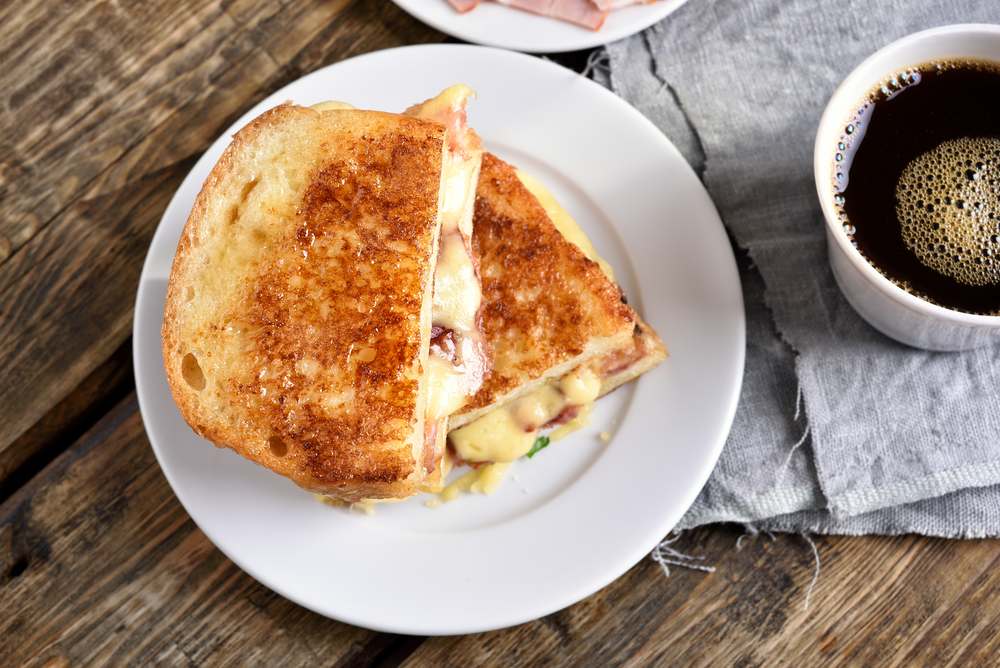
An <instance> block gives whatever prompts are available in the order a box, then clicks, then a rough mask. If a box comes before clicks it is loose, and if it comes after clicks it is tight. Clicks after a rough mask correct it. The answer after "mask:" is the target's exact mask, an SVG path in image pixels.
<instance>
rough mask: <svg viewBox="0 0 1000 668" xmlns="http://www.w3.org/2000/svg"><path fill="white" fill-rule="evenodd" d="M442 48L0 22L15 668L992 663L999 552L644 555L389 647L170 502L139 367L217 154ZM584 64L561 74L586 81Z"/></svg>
mask: <svg viewBox="0 0 1000 668" xmlns="http://www.w3.org/2000/svg"><path fill="white" fill-rule="evenodd" d="M442 41H447V40H446V37H445V35H443V34H441V33H438V32H436V31H435V30H433V29H431V28H429V27H427V26H425V25H422V24H421V23H419V22H418V21H416V20H415V19H413V18H411V17H410V16H408V15H407V14H405V13H403V12H402V11H401V10H399V9H398V8H397V7H396V6H395V5H393V4H391V3H390V2H389V1H388V0H367V1H365V0H353V1H352V0H288V1H287V2H284V3H280V4H279V3H277V2H268V1H265V0H236V1H234V2H225V3H219V2H208V1H203V2H189V3H182V2H170V1H167V2H159V3H142V2H137V1H135V0H132V1H129V0H122V1H111V0H108V1H97V0H95V1H90V2H80V3H72V2H57V1H56V0H26V1H25V2H10V3H4V6H3V8H2V9H0V63H2V67H0V89H2V90H3V91H4V95H3V106H2V115H0V123H2V132H0V665H3V666H21V665H24V666H39V667H42V666H45V667H48V668H55V667H65V666H105V665H107V666H126V665H163V666H175V665H176V666H190V665H198V666H201V665H231V666H244V665H265V666H278V665H280V666H314V665H324V666H339V667H343V668H347V667H350V668H368V667H381V668H388V667H390V666H406V667H407V668H417V667H422V666H468V665H495V666H513V665H550V666H612V665H613V666H645V665H653V664H658V665H698V666H701V665H705V666H730V665H732V666H759V665H777V664H788V665H819V664H821V663H822V664H824V665H827V664H829V665H855V664H856V665H880V666H896V665H903V666H910V665H927V664H934V665H945V664H948V665H987V664H988V663H989V662H990V659H989V657H990V656H991V654H993V653H995V651H996V649H997V647H998V644H1000V637H998V634H997V631H996V625H995V624H994V619H995V618H996V617H997V615H998V613H1000V587H998V582H997V581H998V579H1000V568H998V567H997V566H998V561H1000V542H998V541H995V540H979V541H946V540H936V539H927V538H921V537H914V536H906V537H897V538H882V537H866V538H840V537H816V539H815V540H816V546H817V550H818V554H819V557H820V559H821V561H822V571H821V574H820V576H819V578H818V580H817V582H816V585H815V589H814V590H813V591H812V593H811V598H810V600H809V607H808V609H804V608H805V601H806V596H807V593H808V591H809V587H810V583H811V582H812V581H813V577H814V574H815V568H816V561H815V557H814V553H813V549H812V546H811V545H810V544H809V543H808V542H807V541H806V539H804V538H803V537H800V536H794V535H792V536H789V535H779V536H776V537H774V538H772V537H770V536H757V537H744V538H743V539H742V540H740V537H741V535H742V529H741V528H740V527H733V526H713V527H706V528H702V529H699V530H697V531H693V532H689V533H686V534H683V535H682V536H681V537H680V539H679V540H678V542H677V543H675V545H674V547H675V548H677V549H678V550H679V551H681V552H685V553H688V554H694V555H700V556H704V557H705V561H704V563H706V564H710V565H712V566H714V567H715V571H714V572H712V573H706V572H702V571H695V570H687V569H676V568H675V569H673V570H672V572H671V574H670V576H669V577H666V576H665V575H664V573H663V572H662V571H661V569H660V567H659V566H658V565H657V564H655V563H654V562H653V561H652V560H650V559H644V560H643V561H642V562H641V563H639V564H638V565H636V566H635V567H634V568H632V570H630V571H629V572H628V573H627V574H626V575H624V576H623V577H621V578H620V579H619V580H618V581H616V582H614V583H613V584H611V585H610V586H608V587H607V588H605V589H604V590H603V591H600V592H599V593H597V594H595V595H593V596H591V597H589V598H587V599H585V600H584V601H581V602H580V603H577V604H576V605H574V606H572V607H570V608H568V609H566V610H562V611H560V612H558V613H555V614H553V615H550V616H548V617H545V618H543V619H540V620H537V621H534V622H531V623H528V624H524V625H522V626H518V627H515V628H511V629H506V630H501V631H495V632H491V633H483V634H479V635H474V636H465V637H440V638H421V637H407V636H398V635H391V634H386V633H376V632H372V631H368V630H365V629H361V628H356V627H352V626H349V625H346V624H343V623H340V622H337V621H334V620H330V619H326V618H324V617H321V616H319V615H317V614H315V613H312V612H310V611H308V610H306V609H304V608H301V607H299V606H297V605H295V604H293V603H291V602H289V601H288V600H286V599H284V598H282V597H281V596H279V595H277V594H275V593H274V592H271V591H270V590H268V589H267V588H266V587H264V586H262V585H260V584H258V583H257V582H256V581H254V580H253V579H251V578H250V577H249V576H248V575H246V574H245V573H243V572H242V571H241V570H240V569H239V568H237V567H236V566H235V565H234V564H233V563H232V562H231V561H229V560H228V559H227V558H226V557H224V556H223V555H222V554H221V553H220V552H219V551H218V550H217V549H216V548H215V547H214V546H213V545H212V544H211V543H210V542H209V541H208V540H207V538H206V537H205V536H204V534H203V533H202V532H201V531H200V530H199V529H198V528H197V527H196V526H195V524H194V523H193V521H192V520H191V518H190V517H188V515H187V514H186V513H185V511H184V509H183V508H182V507H181V506H180V504H179V503H178V501H177V499H176V497H175V496H174V494H173V493H172V491H171V489H170V487H169V486H168V485H167V482H166V480H165V478H164V477H163V475H162V473H161V471H160V469H159V467H158V466H157V463H156V460H155V458H154V457H153V453H152V450H151V449H150V446H149V442H148V440H147V438H146V434H145V432H144V429H143V423H142V419H141V417H140V414H139V411H138V407H137V402H136V397H135V389H134V379H133V375H132V360H131V343H132V342H131V338H130V335H131V331H132V315H133V307H134V302H135V293H136V287H137V285H138V279H139V272H140V270H141V267H142V262H143V258H144V256H145V252H146V249H147V247H148V245H149V243H150V239H151V237H152V234H153V232H154V230H155V228H156V225H157V223H158V222H159V219H160V216H161V214H162V213H163V210H164V208H165V207H166V204H167V202H168V201H169V199H170V197H171V195H172V194H173V193H174V191H175V189H176V188H177V187H178V185H179V184H180V182H181V180H182V179H183V177H184V176H185V174H186V173H187V172H188V170H189V169H190V168H191V167H192V166H193V164H194V163H195V161H196V160H197V158H198V157H199V155H200V154H201V153H202V152H203V151H204V150H205V149H206V148H207V146H208V145H209V144H210V142H211V141H212V140H213V139H214V138H215V137H216V136H218V135H219V134H220V133H221V132H222V131H223V130H224V129H225V128H226V127H228V126H229V125H230V124H231V123H232V122H233V121H234V120H235V119H236V118H238V117H239V116H240V115H241V114H242V113H243V112H245V111H246V110H247V109H248V108H249V107H251V106H252V105H253V104H255V103H256V102H258V101H259V100H261V99H262V98H264V97H265V96H266V95H268V94H269V93H271V92H273V91H274V90H276V89H278V88H280V87H281V86H283V85H285V84H287V83H288V82H290V81H293V80H294V79H296V78H298V77H300V76H301V75H303V74H305V73H307V72H310V71H312V70H315V69H317V68H319V67H322V66H324V65H328V64H331V63H335V62H337V61H340V60H342V59H344V58H348V57H351V56H355V55H358V54H362V53H365V52H369V51H373V50H377V49H384V48H388V47H394V46H398V45H403V44H417V43H430V42H442ZM586 55H587V54H579V53H577V54H567V55H563V56H559V57H556V59H557V60H560V61H561V62H563V63H564V64H567V65H569V66H572V67H576V68H578V69H579V68H580V67H581V66H582V63H583V62H584V61H585V58H586Z"/></svg>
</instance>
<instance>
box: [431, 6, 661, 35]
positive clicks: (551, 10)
mask: <svg viewBox="0 0 1000 668" xmlns="http://www.w3.org/2000/svg"><path fill="white" fill-rule="evenodd" d="M479 2H480V0H448V3H449V4H450V5H451V6H452V7H454V8H455V9H456V10H457V11H458V12H460V13H462V14H464V13H465V12H468V11H471V10H472V9H475V7H476V5H478V4H479ZM496 2H499V3H500V4H502V5H507V6H508V7H514V8H515V9H523V10H524V11H528V12H532V13H533V14H538V15H540V16H547V17H549V18H553V19H559V20H560V21H567V22H569V23H575V24H576V25H578V26H582V27H584V28H589V29H591V30H599V29H600V27H601V26H602V25H603V24H604V19H605V18H607V16H608V12H609V11H611V10H613V9H618V8H619V7H625V6H626V5H638V4H651V3H653V2H656V0H496Z"/></svg>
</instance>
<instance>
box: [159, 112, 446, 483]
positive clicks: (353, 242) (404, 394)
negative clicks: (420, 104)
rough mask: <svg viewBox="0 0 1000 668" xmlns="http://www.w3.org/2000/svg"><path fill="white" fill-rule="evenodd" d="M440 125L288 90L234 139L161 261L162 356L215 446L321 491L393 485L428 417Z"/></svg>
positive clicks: (422, 444)
mask: <svg viewBox="0 0 1000 668" xmlns="http://www.w3.org/2000/svg"><path fill="white" fill-rule="evenodd" d="M446 142H447V135H446V128H445V126H444V125H443V124H441V123H437V122H434V121H429V120H423V119H417V118H411V117H407V116H403V115H396V114H387V113H381V112H371V111H360V110H355V109H331V110H326V111H318V110H315V109H310V108H305V107H299V106H292V105H289V104H285V105H282V106H279V107H277V108H275V109H272V110H270V111H268V112H266V113H264V114H263V115H262V116H260V117H259V118H257V119H256V120H254V121H252V122H251V123H250V124H249V125H248V126H246V127H245V128H243V129H242V130H240V131H239V132H238V133H237V134H236V135H235V136H234V138H233V141H232V144H231V145H230V146H229V148H227V149H226V151H225V153H224V154H223V156H222V158H221V159H220V160H219V162H218V164H217V165H216V166H215V168H214V169H213V170H212V172H211V174H210V175H209V177H208V179H207V180H206V181H205V184H204V187H203V189H202V191H201V192H200V193H199V195H198V197H197V200H196V202H195V205H194V208H193V210H192V212H191V215H190V218H189V219H188V222H187V225H186V226H185V228H184V231H183V234H182V237H181V240H180V243H179V245H178V249H177V254H176V256H175V259H174V264H173V268H172V272H171V278H170V283H169V287H168V291H167V306H166V312H165V315H164V323H163V330H162V335H163V355H164V362H165V365H166V371H167V378H168V380H169V382H170V386H171V390H172V392H173V396H174V399H175V401H176V403H177V405H178V406H179V407H180V410H181V412H182V414H183V415H184V418H185V419H186V420H187V422H188V423H189V424H190V425H191V426H192V427H193V428H194V430H195V431H196V432H198V433H199V434H200V435H202V436H203V437H205V438H206V439H208V440H210V441H213V442H214V443H215V444H216V445H218V446H226V447H229V448H232V449H233V450H235V451H236V452H238V453H239V454H240V455H242V456H244V457H246V458H247V459H250V460H252V461H254V462H257V463H259V464H261V465H263V466H266V467H267V468H269V469H272V470H274V471H276V472H278V473H280V474H281V475H284V476H286V477H288V478H290V479H291V480H293V481H294V482H295V483H296V484H298V485H299V486H301V487H303V488H305V489H307V490H309V491H312V492H315V493H318V494H323V495H326V496H330V497H334V498H339V499H344V500H355V499H359V498H402V497H406V496H409V495H412V494H415V493H416V492H417V491H418V490H419V488H420V487H421V484H422V483H423V481H424V479H425V477H426V475H427V472H426V466H425V453H426V451H427V450H428V449H430V448H433V447H434V443H435V442H439V441H440V439H441V438H442V435H441V434H437V433H434V432H435V429H433V428H431V427H429V426H428V423H429V420H428V416H427V412H428V411H427V402H428V398H427V394H428V350H429V345H430V337H431V313H432V293H433V275H434V267H435V259H436V257H437V250H438V241H439V233H440V226H441V220H440V211H439V208H440V204H441V200H442V197H443V194H442V159H443V158H442V156H443V153H444V150H445V147H446Z"/></svg>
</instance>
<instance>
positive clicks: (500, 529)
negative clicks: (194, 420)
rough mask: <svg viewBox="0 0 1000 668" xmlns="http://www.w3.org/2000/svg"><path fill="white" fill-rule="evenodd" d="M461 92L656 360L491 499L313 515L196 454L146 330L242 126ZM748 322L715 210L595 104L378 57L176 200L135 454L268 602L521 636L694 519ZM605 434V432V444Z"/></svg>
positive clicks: (467, 71)
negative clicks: (587, 255)
mask: <svg viewBox="0 0 1000 668" xmlns="http://www.w3.org/2000/svg"><path fill="white" fill-rule="evenodd" d="M457 82H463V83H466V84H468V85H470V86H471V87H472V88H473V89H474V90H476V91H478V93H479V98H478V99H477V100H474V101H472V102H470V104H469V108H468V117H469V122H470V124H471V125H472V126H473V127H474V128H475V130H476V131H477V132H478V133H479V134H480V136H481V137H482V138H483V143H484V145H485V147H486V149H487V150H488V151H492V152H494V153H496V154H497V155H499V156H500V157H502V158H504V159H506V160H508V161H509V162H512V163H513V164H515V165H516V166H518V167H520V168H522V169H524V170H525V171H527V172H529V173H531V174H533V175H534V176H535V177H536V178H538V179H539V180H540V181H542V182H543V183H544V184H546V185H547V186H548V187H549V188H550V189H551V190H552V192H553V194H554V195H556V197H557V198H558V199H559V200H560V201H561V202H562V203H563V205H564V206H565V207H566V209H568V211H569V212H570V214H571V215H573V216H574V217H575V218H576V220H577V221H578V222H579V223H580V225H581V227H582V228H583V229H584V231H585V232H587V233H588V235H589V236H590V238H591V239H592V240H593V242H594V244H595V246H596V247H597V248H598V251H599V252H600V253H601V254H602V255H603V256H604V257H605V258H607V259H608V260H609V261H610V262H611V263H612V265H613V266H614V267H615V270H616V274H617V275H618V278H619V281H620V282H621V284H622V286H623V287H624V288H625V290H626V292H627V293H628V295H629V297H630V303H632V304H633V305H635V306H636V308H637V310H639V312H640V313H641V314H642V315H643V317H644V318H645V319H646V320H647V321H648V322H649V323H650V324H651V325H652V326H653V327H654V328H655V329H656V330H657V331H658V332H659V334H660V336H661V337H662V338H663V340H664V342H665V343H666V345H667V348H668V349H669V350H670V354H671V357H670V358H669V359H668V360H667V361H666V362H664V363H663V364H661V365H660V366H659V367H657V368H656V369H654V370H653V371H651V372H650V373H648V374H646V375H644V376H643V377H642V378H640V379H639V380H638V381H637V382H635V383H632V384H630V385H628V386H626V387H624V388H622V389H620V390H618V391H616V392H614V393H612V394H611V395H609V396H608V397H605V398H604V399H602V400H601V401H599V402H598V409H597V411H596V412H595V415H594V419H593V424H592V426H591V427H590V428H589V429H585V430H582V431H580V432H577V433H575V434H573V435H572V436H570V437H569V438H567V439H565V440H563V441H560V442H557V443H553V444H552V445H550V446H549V447H548V448H547V449H546V450H544V451H542V452H541V453H539V454H538V455H536V456H535V457H534V458H533V459H532V460H524V459H523V460H520V461H518V462H515V464H514V465H513V466H512V468H511V470H510V471H509V472H508V474H507V477H506V478H505V479H504V481H503V482H502V483H501V485H500V488H499V489H498V490H497V492H496V493H495V494H494V495H493V496H490V497H485V496H476V495H468V494H467V495H463V497H462V498H461V499H459V500H458V501H455V502H453V503H450V504H446V505H445V506H443V507H442V508H440V509H432V508H428V507H426V506H425V505H424V504H423V499H410V500H407V501H405V502H402V503H397V504H388V505H382V506H379V507H378V508H377V509H376V512H375V513H374V515H372V516H366V515H363V514H359V513H351V512H349V511H347V510H346V509H338V508H333V507H330V506H328V505H325V504H322V503H319V502H317V501H316V500H315V499H314V498H313V496H312V495H311V494H308V493H306V492H304V491H302V490H301V489H299V488H298V487H296V486H295V485H294V484H292V483H291V482H289V481H288V480H286V479H284V478H281V477H280V476H277V475H275V474H273V473H271V472H270V471H267V470H265V469H263V468H261V467H258V466H256V465H255V464H252V463H250V462H248V461H246V460H244V459H242V458H240V457H239V456H238V455H236V454H234V453H233V452H231V451H228V450H218V449H216V448H215V447H213V446H212V445H211V444H209V443H208V442H206V441H203V440H202V439H200V438H199V437H198V436H196V435H195V434H194V432H193V431H192V430H191V429H190V428H189V427H188V426H187V425H186V424H185V422H184V420H183V418H182V417H181V415H180V412H179V411H178V410H177V408H176V406H175V405H174V403H173V401H172V399H171V396H170V390H169V387H168V386H167V382H166V377H165V374H164V371H163V358H162V353H161V342H160V325H161V323H162V318H163V308H164V301H165V295H166V285H167V280H168V277H169V272H170V266H171V262H172V260H173V255H174V251H175V249H176V245H177V241H178V239H179V238H180V234H181V230H182V228H183V226H184V223H185V221H186V219H187V215H188V212H189V210H190V208H191V205H192V203H193V201H194V198H195V196H196V194H197V193H198V191H199V189H200V188H201V184H202V182H203V181H204V179H205V177H206V176H207V174H208V172H209V171H210V170H211V168H212V166H213V165H214V164H215V162H216V160H217V159H218V158H219V156H220V155H221V153H222V151H223V149H224V148H225V146H226V145H227V144H228V141H229V138H230V136H231V135H232V134H233V133H234V132H235V131H236V130H237V129H238V128H239V127H242V125H244V124H245V123H246V122H247V121H249V120H250V119H251V118H253V117H255V116H257V115H258V114H260V113H261V112H262V111H264V110H265V109H267V108H270V107H271V106H274V105H276V104H279V103H281V102H284V101H285V100H288V99H291V100H294V101H295V102H298V103H302V104H314V103H316V102H320V101H323V100H327V99H336V100H344V101H349V102H351V103H352V104H354V105H355V106H358V107H362V108H374V109H383V110H388V111H397V110H402V109H405V108H406V107H407V106H409V105H410V104H412V103H414V102H419V101H422V100H424V99H426V98H428V97H432V96H434V95H436V94H437V93H438V92H439V91H441V90H443V89H444V88H446V87H448V86H450V85H452V84H454V83H457ZM744 348H745V322H744V313H743V301H742V292H741V289H740V283H739V278H738V275H737V270H736V264H735V260H734V258H733V255H732V250H731V247H730V244H729V240H728V238H727V236H726V234H725V231H724V229H723V226H722V222H721V221H720V219H719V217H718V214H717V213H716V210H715V207H714V205H713V204H712V202H711V200H710V199H709V197H708V194H707V193H706V192H705V190H704V188H703V187H702V185H701V183H700V182H699V181H698V179H697V177H696V176H695V175H694V173H693V172H692V171H691V169H690V168H689V167H688V165H687V163H686V162H685V161H684V159H683V158H682V157H681V155H680V153H678V152H677V150H676V149H675V148H674V146H673V145H672V144H671V143H670V142H669V141H668V140H667V139H666V138H665V137H664V136H663V135H662V134H661V133H660V132H659V131H658V130H657V129H656V128H655V127H654V126H653V125H652V123H650V122H649V121H648V120H647V119H646V118H645V117H643V116H642V115H641V114H639V112H637V111H636V110H635V109H633V108H632V107H630V106H629V105H628V104H626V103H625V102H624V101H622V100H621V99H620V98H618V97H617V96H615V95H613V94H612V93H610V92H608V91H607V90H606V89H604V88H602V87H601V86H599V85H597V84H595V83H594V82H592V81H590V80H588V79H585V78H583V77H581V76H579V75H577V74H575V73H573V72H571V71H569V70H567V69H564V68H562V67H560V66H558V65H556V64H554V63H551V62H547V61H544V60H541V59H539V58H536V57H533V56H526V55H523V54H519V53H515V52H511V51H505V50H500V49H492V48H485V47H478V46H467V45H434V46H413V47H403V48H399V49H391V50H386V51H379V52H375V53H371V54H367V55H365V56H360V57H357V58H353V59H350V60H346V61H343V62H341V63H338V64H336V65H332V66H329V67H326V68H324V69H322V70H318V71H316V72H313V73H312V74H309V75H307V76H305V77H303V78H302V79H299V80H298V81H295V82H293V83H291V84H289V85H288V86H286V87H285V88H283V89H282V90H280V91H278V92H276V93H275V94H274V95H272V96H270V97H269V98H268V99H266V100H264V101H263V102H261V103H260V104H258V105H257V106H256V107H254V108H253V109H252V110H250V111H249V112H248V113H247V114H246V115H245V116H244V117H243V118H241V119H240V120H239V121H238V122H237V123H236V124H234V126H233V127H232V128H230V129H229V130H228V131H227V132H226V133H225V134H224V135H223V136H222V137H220V138H219V139H218V140H217V141H216V142H215V143H214V144H213V145H212V147H211V148H210V149H209V150H208V151H207V152H206V153H205V155H204V156H203V157H202V158H201V159H200V160H199V161H198V163H197V164H196V165H195V167H194V168H193V169H192V171H191V173H190V174H189V175H188V176H187V178H186V179H185V180H184V182H183V183H182V184H181V186H180V188H179V189H178V191H177V193H176V194H175V196H174V198H173V200H172V201H171V203H170V205H169V206H168V208H167V210H166V212H165V213H164V215H163V219H162V221H161V223H160V226H159V228H158V229H157V232H156V235H155V236H154V238H153V242H152V245H151V246H150V249H149V254H148V256H147V258H146V263H145V266H144V267H143V272H142V276H141V279H140V286H139V292H138V296H137V301H136V311H135V329H134V356H135V373H136V386H137V389H138V396H139V404H140V407H141V410H142V415H143V419H144V421H145V425H146V430H147V433H148V435H149V439H150V442H151V443H152V446H153V449H154V451H155V452H156V456H157V458H158V460H159V462H160V465H161V467H162V469H163V471H164V473H165V475H166V477H167V480H168V481H169V482H170V485H171V486H172V487H173V489H174V491H175V492H176V494H177V496H178V498H179V499H180V501H181V503H182V504H183V505H184V507H185V509H186V510H187V511H188V513H190V515H191V517H192V518H193V519H194V520H195V522H196V523H197V524H198V526H199V527H200V528H201V529H202V530H203V531H204V532H205V534H206V535H207V536H208V537H209V538H210V539H211V540H212V541H213V542H214V543H215V545H217V546H218V547H219V549H221V550H222V551H223V552H224V553H225V554H226V555H227V556H228V557H230V558H231V559H232V560H233V561H234V562H236V563H237V564H238V565H239V566H240V567H241V568H243V569H244V570H245V571H246V572H247V573H249V574H250V575H251V576H253V577H254V578H256V579H257V580H259V581H260V582H261V583H263V584H265V585H266V586H268V587H270V588H271V589H273V590H274V591H276V592H278V593H280V594H281V595H283V596H285V597H287V598H289V599H291V600H293V601H296V602H297V603H299V604H301V605H303V606H305V607H307V608H310V609H312V610H314V611H316V612H318V613H321V614H323V615H326V616H329V617H332V618H335V619H339V620H341V621H344V622H348V623H351V624H356V625H359V626H364V627H367V628H371V629H376V630H382V631H390V632H398V633H410V634H429V635H444V634H460V633H472V632H479V631H486V630H490V629H496V628H501V627H506V626H511V625H514V624H519V623H522V622H527V621H530V620H532V619H536V618H538V617H541V616H543V615H546V614H549V613H552V612H555V611H557V610H560V609H562V608H564V607H566V606H568V605H571V604H573V603H575V602H577V601H579V600H580V599H582V598H584V597H586V596H589V595H590V594H592V593H594V592H596V591H598V590H599V589H601V588H602V587H604V586H605V585H607V584H609V583H610V582H612V581H613V580H614V579H616V578H617V577H619V576H620V575H622V574H623V573H624V572H625V571H626V570H628V569H629V568H631V567H632V566H633V565H634V564H636V563H637V562H638V561H639V560H640V559H642V558H643V557H644V556H645V555H646V554H648V553H649V551H650V550H651V549H652V548H653V547H654V546H655V545H656V543H657V542H658V541H659V540H660V539H662V538H663V537H664V536H665V535H666V534H667V533H668V532H669V531H670V529H671V528H672V527H673V526H674V525H675V524H676V522H677V521H678V520H679V519H680V517H681V516H682V515H683V513H684V511H685V510H686V509H687V508H688V507H689V506H690V504H691V503H692V502H693V501H694V499H695V496H696V495H697V494H698V492H699V490H700V489H701V487H702V486H703V484H704V483H705V481H706V479H707V478H708V476H709V474H710V472H711V470H712V468H713V466H714V465H715V462H716V459H717V458H718V456H719V452H720V451H721V449H722V446H723V443H724V441H725V439H726V436H727V434H728V432H729V427H730V424H731V422H732V418H733V414H734V412H735V409H736V402H737V398H738V395H739V390H740V384H741V381H742V374H743V361H744ZM601 431H608V432H609V433H612V434H613V437H612V439H611V441H610V442H609V443H604V442H602V441H601V440H600V439H599V438H598V434H599V433H600V432H601Z"/></svg>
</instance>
